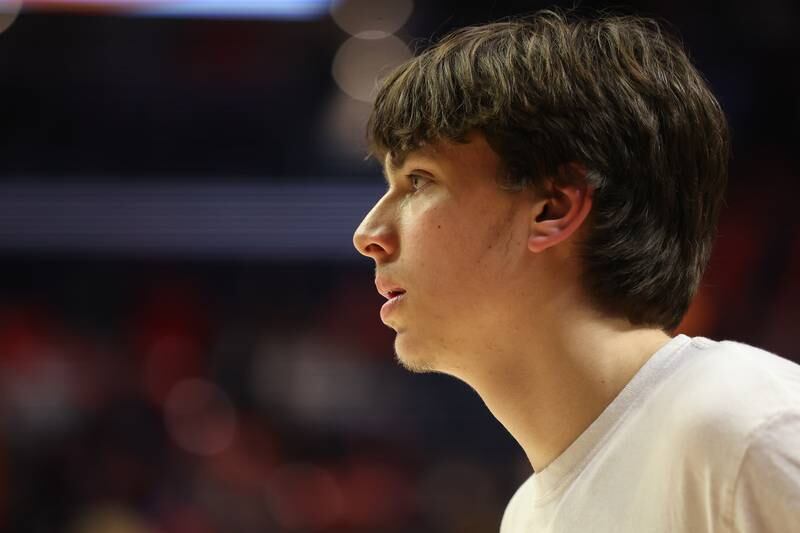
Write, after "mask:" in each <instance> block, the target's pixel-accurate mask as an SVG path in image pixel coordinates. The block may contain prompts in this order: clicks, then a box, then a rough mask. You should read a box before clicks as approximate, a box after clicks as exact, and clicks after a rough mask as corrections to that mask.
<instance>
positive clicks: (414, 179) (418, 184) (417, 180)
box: [408, 174, 430, 191]
mask: <svg viewBox="0 0 800 533" xmlns="http://www.w3.org/2000/svg"><path fill="white" fill-rule="evenodd" d="M408 181H409V183H411V188H412V189H414V190H415V191H418V190H420V189H422V188H424V187H425V184H426V183H428V182H429V181H430V179H428V178H426V177H425V176H420V175H419V174H409V175H408Z"/></svg>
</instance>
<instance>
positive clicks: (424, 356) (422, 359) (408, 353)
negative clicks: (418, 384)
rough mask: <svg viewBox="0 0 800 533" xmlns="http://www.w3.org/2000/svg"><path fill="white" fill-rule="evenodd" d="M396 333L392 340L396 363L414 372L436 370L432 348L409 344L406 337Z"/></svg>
mask: <svg viewBox="0 0 800 533" xmlns="http://www.w3.org/2000/svg"><path fill="white" fill-rule="evenodd" d="M401 337H403V336H402V335H400V333H398V335H397V337H396V338H395V341H394V355H395V360H396V361H397V363H398V364H399V365H400V366H402V367H403V368H405V369H406V370H408V371H409V372H413V373H415V374H427V373H430V372H438V371H439V370H438V369H437V368H436V365H435V364H434V359H435V358H434V355H433V350H431V349H425V348H423V347H420V346H409V342H408V339H407V338H405V337H403V338H401Z"/></svg>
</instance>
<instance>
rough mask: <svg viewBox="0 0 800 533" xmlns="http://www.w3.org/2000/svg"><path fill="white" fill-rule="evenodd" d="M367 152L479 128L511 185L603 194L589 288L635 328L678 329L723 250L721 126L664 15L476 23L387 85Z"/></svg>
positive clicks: (586, 252) (586, 254) (593, 232)
mask: <svg viewBox="0 0 800 533" xmlns="http://www.w3.org/2000/svg"><path fill="white" fill-rule="evenodd" d="M367 130H368V132H367V135H368V141H369V146H370V153H371V154H372V155H374V156H376V157H379V158H380V159H379V160H380V161H383V158H384V157H385V155H386V154H387V153H388V154H390V156H391V158H392V162H393V163H394V164H397V165H399V164H402V160H403V159H404V157H405V156H406V154H408V152H409V151H412V150H414V149H416V148H418V147H420V146H421V145H422V144H424V143H428V142H434V141H436V140H437V139H449V140H452V141H459V142H465V140H466V137H467V135H468V134H469V133H470V132H471V131H473V130H477V131H480V132H481V133H483V134H484V135H485V136H486V139H487V141H488V142H489V144H490V145H491V146H492V148H493V149H494V150H495V151H496V152H497V153H498V154H499V156H500V157H501V159H502V160H503V161H504V163H505V165H506V167H507V171H508V175H507V177H506V179H505V182H504V183H502V184H501V185H502V186H503V187H506V188H511V189H517V190H519V189H522V188H524V187H527V186H532V187H537V188H539V185H541V184H542V183H543V180H544V179H546V178H550V179H553V180H555V181H556V182H558V183H563V182H564V180H567V179H570V178H569V176H566V175H564V173H563V172H562V171H561V169H562V168H564V167H563V164H564V163H567V162H578V163H581V164H582V165H583V166H584V167H585V168H587V169H589V171H588V172H587V174H586V176H585V177H583V179H585V180H586V181H587V182H588V184H589V185H590V186H591V187H592V188H593V189H595V193H594V203H593V207H592V212H591V214H590V217H589V218H587V223H589V224H590V228H589V229H588V232H587V234H586V238H585V240H584V242H582V243H580V246H581V257H582V261H583V266H584V272H585V275H584V276H583V283H584V286H585V290H586V293H587V294H588V295H589V297H590V298H591V300H592V302H593V303H594V304H595V305H596V307H597V308H598V309H600V310H602V311H603V312H606V313H609V314H611V315H614V316H621V317H626V318H628V320H630V321H631V323H633V324H644V325H653V326H658V327H661V328H662V329H664V330H673V329H675V327H677V325H678V324H679V323H680V321H681V319H682V317H683V316H684V314H685V313H686V311H687V309H688V307H689V304H690V302H691V300H692V297H693V296H694V294H695V292H696V290H697V287H698V285H699V283H700V280H701V278H702V275H703V272H704V270H705V267H706V265H707V263H708V259H709V256H710V254H711V246H712V243H713V240H714V234H715V231H716V224H717V219H718V216H719V212H720V208H721V206H722V202H723V197H724V191H725V187H726V184H727V163H728V157H729V147H728V146H729V145H728V129H727V124H726V120H725V116H724V114H723V112H722V110H721V108H720V106H719V103H718V102H717V100H716V99H715V98H714V96H713V94H712V93H711V91H710V90H709V88H708V86H707V84H706V83H705V82H704V80H703V78H702V76H701V75H700V73H698V71H697V70H696V69H695V68H694V67H693V65H692V64H691V62H690V60H689V58H688V57H687V54H686V52H685V51H684V50H683V47H682V46H681V44H680V43H679V42H678V41H677V40H676V39H675V38H674V37H671V36H669V35H667V34H665V33H664V32H663V31H662V30H661V28H660V27H659V25H658V23H657V22H656V21H654V20H652V19H648V18H642V17H633V16H607V15H604V16H600V17H597V18H589V19H587V18H579V17H573V16H571V15H567V14H564V13H563V12H560V11H552V10H545V11H540V12H538V13H535V14H534V15H531V16H529V17H526V18H523V19H518V20H510V21H502V22H494V23H490V24H485V25H481V26H473V27H466V28H462V29H459V30H456V31H454V32H452V33H450V34H448V35H447V36H445V37H444V38H443V39H442V40H441V41H440V42H439V43H438V44H437V45H436V46H434V47H432V48H429V49H427V50H426V51H424V52H423V53H422V54H420V55H418V56H416V57H414V58H412V59H410V60H409V61H407V62H406V63H404V64H403V65H401V66H399V67H398V68H397V69H395V70H394V71H393V72H392V73H390V74H389V75H388V76H387V77H386V78H385V79H384V81H383V84H382V86H381V88H380V90H379V92H378V94H377V97H376V100H375V105H374V108H373V111H372V114H371V116H370V119H369V124H368V128H367Z"/></svg>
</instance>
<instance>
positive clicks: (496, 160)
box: [353, 11, 800, 533]
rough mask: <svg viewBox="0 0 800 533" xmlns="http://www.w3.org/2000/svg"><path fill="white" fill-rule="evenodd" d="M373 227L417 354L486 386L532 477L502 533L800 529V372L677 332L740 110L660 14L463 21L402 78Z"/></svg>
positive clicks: (391, 311)
mask: <svg viewBox="0 0 800 533" xmlns="http://www.w3.org/2000/svg"><path fill="white" fill-rule="evenodd" d="M368 130H369V139H370V141H371V151H372V153H373V154H374V155H376V156H377V157H379V158H380V160H381V161H382V162H383V164H384V171H385V174H386V178H387V181H388V190H387V192H386V193H385V194H384V195H383V197H382V198H381V199H380V200H379V201H378V203H377V204H376V205H375V206H374V207H373V209H372V210H371V211H370V212H369V214H367V216H366V217H365V218H364V220H363V222H362V223H361V225H360V226H359V228H358V229H357V231H356V232H355V235H354V238H353V241H354V244H355V246H356V248H357V249H358V250H359V251H360V252H361V253H362V254H364V255H366V256H368V257H370V258H372V259H373V260H374V261H375V265H376V280H375V281H376V285H377V288H378V290H379V291H380V292H381V294H383V295H385V296H386V297H387V298H390V299H389V301H388V302H387V303H386V304H384V306H383V308H382V309H381V319H382V320H383V322H384V323H385V324H386V325H387V326H389V327H391V328H392V329H394V330H395V331H396V335H397V336H396V340H395V351H396V356H397V359H398V361H399V362H400V363H401V364H402V365H403V366H404V367H405V368H407V369H409V370H411V371H414V372H442V373H446V374H449V375H452V376H455V377H457V378H459V379H461V380H463V381H464V382H466V383H467V384H469V385H470V386H471V387H473V388H474V389H475V390H476V391H477V392H478V394H479V395H480V396H481V397H482V398H483V400H484V402H485V403H486V405H487V407H488V408H489V409H490V410H491V412H492V413H493V414H494V415H495V416H496V417H497V419H498V420H499V421H500V422H501V423H502V424H503V425H504V426H505V427H506V428H507V429H508V431H509V432H511V434H512V435H513V436H514V438H515V439H516V440H517V441H518V442H519V444H520V445H521V447H522V448H523V449H524V451H525V453H526V454H527V457H528V459H529V460H530V463H531V466H532V468H533V470H534V473H533V475H532V476H531V477H530V478H529V479H528V480H527V481H525V483H524V484H523V485H522V486H521V487H520V488H519V489H518V491H517V492H516V494H515V495H514V496H513V498H512V499H511V501H510V503H509V504H508V507H507V508H506V511H505V514H504V516H503V520H502V525H501V531H502V533H523V532H525V533H532V532H537V533H541V532H551V531H552V532H572V531H581V532H583V531H592V532H607V531H608V532H611V531H613V532H617V533H619V532H636V533H641V532H665V533H666V532H671V533H674V532H679V531H680V532H691V533H701V532H711V531H714V532H722V531H737V532H756V531H758V532H776V533H777V532H788V531H800V366H798V365H796V364H794V363H792V362H790V361H788V360H786V359H783V358H780V357H778V356H776V355H773V354H770V353H768V352H765V351H762V350H760V349H758V348H754V347H751V346H748V345H745V344H741V343H737V342H732V341H722V342H716V341H713V340H709V339H706V338H703V337H695V338H690V337H688V336H686V335H677V336H671V334H670V332H671V331H673V330H674V329H675V328H676V326H677V325H678V324H679V322H680V321H681V318H682V317H683V315H684V314H685V312H686V310H687V308H688V306H689V303H690V301H691V299H692V296H693V295H694V293H695V291H696V289H697V286H698V284H699V283H700V280H701V277H702V274H703V271H704V269H705V266H706V264H707V261H708V259H709V255H710V251H711V245H712V241H713V238H714V233H715V226H716V222H717V218H718V214H719V211H720V207H721V205H722V202H723V195H724V188H725V184H726V181H727V160H728V133H727V126H726V122H725V118H724V115H723V113H722V111H721V110H720V106H719V104H718V103H717V101H716V99H715V98H714V96H713V95H712V94H711V92H710V90H709V89H708V87H707V85H706V83H705V82H704V81H703V79H702V77H701V76H700V74H699V73H698V72H697V71H696V70H695V68H694V67H693V66H692V65H691V63H690V61H689V60H688V59H687V56H686V54H685V52H684V51H683V49H682V47H681V46H680V45H679V44H678V43H677V42H676V41H675V40H674V39H673V38H670V37H668V36H667V35H665V34H664V33H662V31H661V30H660V29H659V27H658V26H657V24H656V23H655V22H654V21H651V20H648V19H642V18H635V17H604V18H599V19H577V18H571V17H568V16H566V15H564V14H561V13H557V12H552V11H545V12H540V13H538V14H536V15H534V16H532V17H529V18H526V19H524V20H520V21H510V22H499V23H494V24H487V25H484V26H479V27H470V28H465V29H462V30H458V31H456V32H454V33H452V34H450V35H449V36H448V37H446V38H444V39H443V40H442V41H441V42H440V43H439V44H438V45H437V46H435V47H433V48H431V49H429V50H427V51H425V52H424V53H423V54H421V55H420V56H418V57H415V58H413V59H411V60H410V61H408V62H407V63H405V64H404V65H402V66H400V67H399V68H397V69H396V70H395V71H394V72H393V73H391V74H390V75H389V76H388V77H387V78H386V80H385V81H384V83H383V85H382V87H381V89H380V91H379V93H378V96H377V99H376V101H375V107H374V110H373V113H372V116H371V119H370V122H369V127H368Z"/></svg>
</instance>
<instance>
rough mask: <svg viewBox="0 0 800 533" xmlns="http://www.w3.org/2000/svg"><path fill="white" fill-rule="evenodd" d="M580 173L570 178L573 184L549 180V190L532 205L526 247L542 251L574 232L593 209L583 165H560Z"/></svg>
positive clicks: (566, 169)
mask: <svg viewBox="0 0 800 533" xmlns="http://www.w3.org/2000/svg"><path fill="white" fill-rule="evenodd" d="M562 170H563V171H565V172H569V173H572V174H573V175H576V176H579V177H580V179H578V180H572V183H576V184H575V185H564V186H559V185H556V184H555V183H554V182H553V181H548V183H547V185H546V188H547V189H548V190H549V194H548V195H547V196H546V197H543V198H541V199H540V200H538V201H537V202H536V203H535V204H534V205H533V212H532V213H531V225H530V232H529V235H528V249H529V250H530V251H532V252H536V253H538V252H542V251H544V250H546V249H548V248H550V247H551V246H554V245H556V244H558V243H560V242H562V241H564V240H566V239H568V238H569V237H570V236H571V235H572V234H573V233H575V232H576V231H577V230H578V229H579V228H580V227H581V224H583V221H584V220H586V217H587V216H588V215H589V211H591V209H592V192H593V191H592V190H591V188H590V187H589V186H588V185H587V184H586V180H585V176H586V172H587V171H586V168H585V167H584V166H583V165H579V164H577V163H568V164H566V165H563V166H562V167H561V168H559V171H562Z"/></svg>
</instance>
